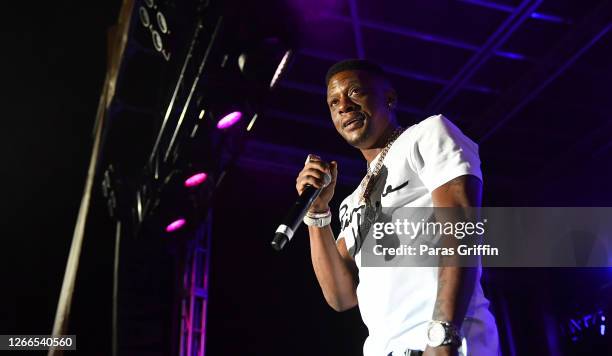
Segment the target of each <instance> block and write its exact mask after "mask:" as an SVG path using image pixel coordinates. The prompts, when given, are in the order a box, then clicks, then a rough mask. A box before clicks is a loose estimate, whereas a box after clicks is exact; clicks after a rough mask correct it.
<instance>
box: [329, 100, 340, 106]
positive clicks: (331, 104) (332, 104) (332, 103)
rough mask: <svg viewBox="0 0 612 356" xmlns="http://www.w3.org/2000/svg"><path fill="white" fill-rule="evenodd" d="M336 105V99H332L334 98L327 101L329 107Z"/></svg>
mask: <svg viewBox="0 0 612 356" xmlns="http://www.w3.org/2000/svg"><path fill="white" fill-rule="evenodd" d="M336 105H338V99H334V100H332V101H330V102H329V106H331V107H334V106H336Z"/></svg>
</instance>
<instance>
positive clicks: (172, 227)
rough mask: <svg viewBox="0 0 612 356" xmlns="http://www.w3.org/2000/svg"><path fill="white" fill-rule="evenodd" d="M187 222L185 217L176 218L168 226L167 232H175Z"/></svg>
mask: <svg viewBox="0 0 612 356" xmlns="http://www.w3.org/2000/svg"><path fill="white" fill-rule="evenodd" d="M186 223H187V220H185V219H183V218H180V219H176V220H174V221H173V222H171V223H170V224H168V226H166V232H175V231H176V230H178V229H180V228H182V227H183V226H185V224H186Z"/></svg>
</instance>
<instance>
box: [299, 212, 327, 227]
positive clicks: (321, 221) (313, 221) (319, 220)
mask: <svg viewBox="0 0 612 356" xmlns="http://www.w3.org/2000/svg"><path fill="white" fill-rule="evenodd" d="M312 215H317V216H316V217H315V216H312ZM331 219H332V214H331V211H327V212H326V213H324V214H310V213H308V214H306V216H304V224H306V225H308V226H316V227H324V226H327V225H329V224H330V223H331Z"/></svg>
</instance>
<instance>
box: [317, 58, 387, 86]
mask: <svg viewBox="0 0 612 356" xmlns="http://www.w3.org/2000/svg"><path fill="white" fill-rule="evenodd" d="M346 70H362V71H364V72H368V73H372V74H376V75H378V76H380V77H381V78H384V79H385V80H387V81H388V78H387V73H385V71H384V70H383V69H382V68H381V67H380V66H379V65H378V64H376V63H374V62H371V61H368V60H366V59H345V60H342V61H340V62H338V63H336V64H334V65H333V66H331V67H330V68H329V69H328V70H327V74H326V75H325V85H326V86H327V85H329V80H330V79H331V77H333V76H334V75H336V74H338V73H340V72H344V71H346Z"/></svg>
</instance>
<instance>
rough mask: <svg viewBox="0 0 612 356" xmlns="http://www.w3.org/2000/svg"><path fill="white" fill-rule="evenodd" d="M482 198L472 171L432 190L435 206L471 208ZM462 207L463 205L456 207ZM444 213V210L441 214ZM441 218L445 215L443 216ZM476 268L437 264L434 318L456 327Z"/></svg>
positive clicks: (433, 351) (432, 351) (443, 351)
mask: <svg viewBox="0 0 612 356" xmlns="http://www.w3.org/2000/svg"><path fill="white" fill-rule="evenodd" d="M481 199H482V183H481V181H480V180H479V179H478V178H477V177H475V176H472V175H464V176H460V177H457V178H455V179H453V180H451V181H449V182H447V183H446V184H444V185H442V186H440V187H438V188H437V189H435V190H434V191H433V192H432V200H433V205H434V208H473V207H479V206H480V204H481ZM458 210H463V209H458ZM473 212H474V209H465V213H464V214H463V216H462V217H461V218H462V219H466V218H467V219H470V218H474V216H470V215H471V214H472V213H473ZM442 215H444V214H442ZM437 218H439V217H438V216H437ZM442 219H444V217H443V218H442ZM445 241H446V242H448V243H455V244H456V242H457V241H456V239H454V238H448V237H446V238H445ZM476 276H477V269H476V268H474V267H457V265H456V264H455V265H453V263H452V262H451V263H450V265H446V266H440V267H439V271H438V293H437V298H436V303H435V306H434V312H433V315H432V319H433V320H439V321H448V322H451V323H452V324H453V325H454V326H455V327H457V328H458V329H459V328H461V323H462V322H463V318H464V317H465V313H466V312H467V308H468V305H469V302H470V299H471V297H472V294H473V292H474V286H475V285H476V283H477V282H478V281H477V280H476ZM456 354H457V349H456V348H454V347H450V346H444V347H436V348H430V347H428V348H427V350H426V352H425V355H456Z"/></svg>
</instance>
